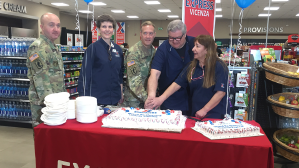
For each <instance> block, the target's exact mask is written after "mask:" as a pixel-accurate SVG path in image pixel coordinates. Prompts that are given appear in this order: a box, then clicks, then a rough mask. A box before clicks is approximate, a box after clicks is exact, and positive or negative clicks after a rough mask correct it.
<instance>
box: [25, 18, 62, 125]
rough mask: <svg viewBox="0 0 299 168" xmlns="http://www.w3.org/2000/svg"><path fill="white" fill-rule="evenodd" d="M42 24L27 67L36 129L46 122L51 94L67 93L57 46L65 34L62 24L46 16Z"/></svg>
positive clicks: (57, 19) (29, 54)
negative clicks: (45, 110) (43, 116)
mask: <svg viewBox="0 0 299 168" xmlns="http://www.w3.org/2000/svg"><path fill="white" fill-rule="evenodd" d="M40 22H41V25H40V28H41V30H42V32H41V35H40V37H39V38H38V39H37V40H35V41H34V42H33V43H32V44H31V45H30V47H29V49H28V52H27V63H26V65H27V67H28V74H27V76H28V78H29V79H30V87H29V100H30V104H31V114H32V126H33V127H35V126H37V125H38V124H40V123H41V122H42V121H41V120H40V117H41V114H42V113H41V109H42V108H43V107H45V105H44V98H45V97H46V96H47V95H49V94H51V93H58V92H65V91H66V90H65V86H64V77H63V76H64V69H63V61H62V56H61V54H60V52H59V50H58V48H57V46H56V45H55V44H54V41H55V40H56V39H57V38H58V37H59V36H60V32H61V30H60V20H59V18H58V17H57V16H56V15H54V14H52V13H46V14H44V15H42V16H41V18H40Z"/></svg>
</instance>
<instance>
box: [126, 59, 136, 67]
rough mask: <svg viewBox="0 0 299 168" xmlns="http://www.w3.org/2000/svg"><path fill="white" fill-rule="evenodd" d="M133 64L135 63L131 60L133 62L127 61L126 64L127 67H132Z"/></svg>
mask: <svg viewBox="0 0 299 168" xmlns="http://www.w3.org/2000/svg"><path fill="white" fill-rule="evenodd" d="M134 64H135V61H134V60H133V61H129V62H128V63H127V65H128V67H129V66H132V65H134Z"/></svg>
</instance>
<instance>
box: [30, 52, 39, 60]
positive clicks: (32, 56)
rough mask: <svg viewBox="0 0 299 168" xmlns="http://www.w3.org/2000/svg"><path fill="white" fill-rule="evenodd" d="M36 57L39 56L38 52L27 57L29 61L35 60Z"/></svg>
mask: <svg viewBox="0 0 299 168" xmlns="http://www.w3.org/2000/svg"><path fill="white" fill-rule="evenodd" d="M38 57H39V56H38V54H37V53H35V54H33V55H31V56H30V57H29V59H30V61H31V62H33V61H34V60H36V59H37V58H38Z"/></svg>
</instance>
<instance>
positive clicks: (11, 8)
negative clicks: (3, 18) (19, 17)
mask: <svg viewBox="0 0 299 168" xmlns="http://www.w3.org/2000/svg"><path fill="white" fill-rule="evenodd" d="M0 3H1V2H0ZM3 8H4V9H5V10H7V11H12V12H20V13H27V10H26V6H22V5H15V4H12V3H8V2H4V3H3Z"/></svg>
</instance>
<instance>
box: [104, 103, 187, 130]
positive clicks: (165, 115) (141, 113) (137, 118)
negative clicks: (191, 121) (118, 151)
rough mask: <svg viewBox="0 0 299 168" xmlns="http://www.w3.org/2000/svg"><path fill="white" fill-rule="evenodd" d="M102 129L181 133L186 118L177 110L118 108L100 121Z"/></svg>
mask: <svg viewBox="0 0 299 168" xmlns="http://www.w3.org/2000/svg"><path fill="white" fill-rule="evenodd" d="M102 122H103V126H102V127H109V128H125V129H142V130H153V131H165V132H182V130H183V129H184V128H185V122H186V117H185V116H183V115H182V112H181V111H177V110H146V109H139V108H133V107H131V108H119V109H117V110H115V111H113V112H112V113H111V114H109V115H108V116H107V117H105V118H103V120H102Z"/></svg>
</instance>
